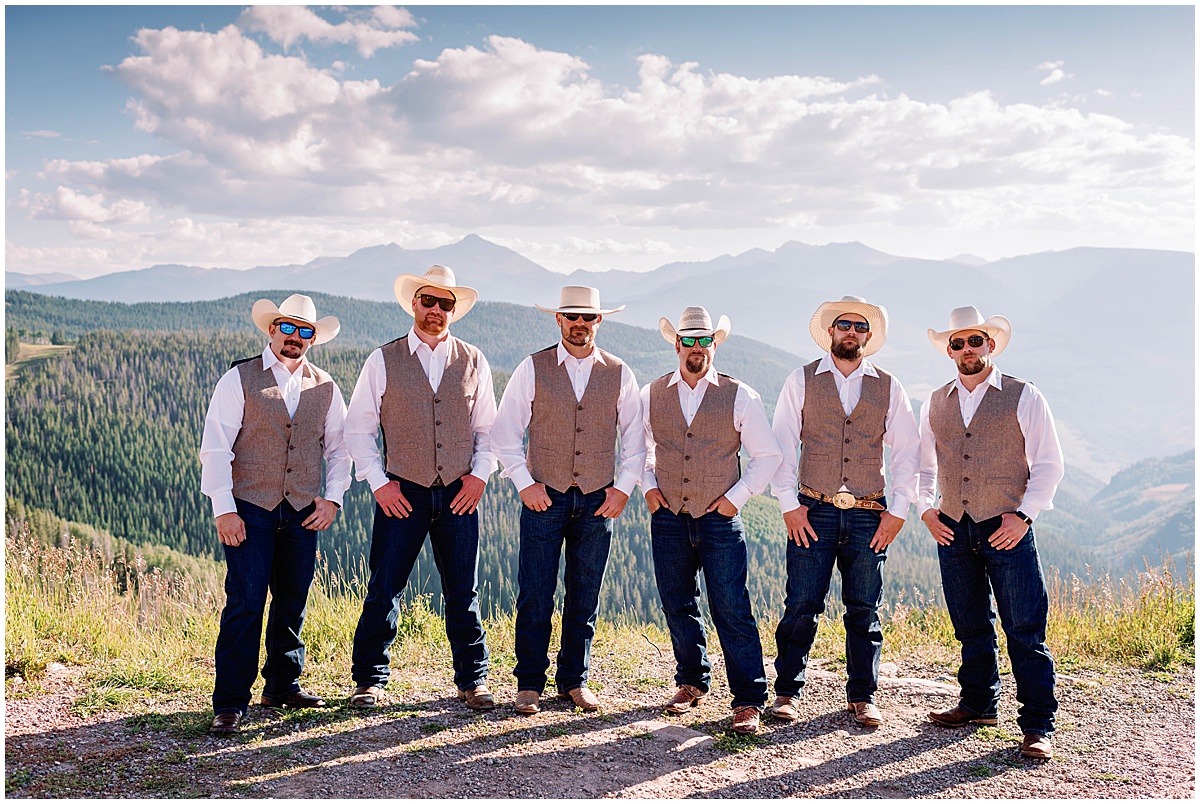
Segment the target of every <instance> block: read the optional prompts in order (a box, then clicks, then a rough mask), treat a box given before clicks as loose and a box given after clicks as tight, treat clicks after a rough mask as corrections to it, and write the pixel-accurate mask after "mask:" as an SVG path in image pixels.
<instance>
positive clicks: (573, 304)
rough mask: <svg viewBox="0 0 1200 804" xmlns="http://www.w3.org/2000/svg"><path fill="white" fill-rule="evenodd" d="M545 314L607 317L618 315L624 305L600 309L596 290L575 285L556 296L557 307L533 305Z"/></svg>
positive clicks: (598, 292) (598, 293) (598, 294)
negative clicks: (611, 314) (592, 314)
mask: <svg viewBox="0 0 1200 804" xmlns="http://www.w3.org/2000/svg"><path fill="white" fill-rule="evenodd" d="M533 306H534V307H536V308H538V309H539V310H541V311H542V312H545V313H595V314H596V315H609V314H610V313H619V312H621V311H622V310H624V309H625V305H623V304H622V305H621V306H620V307H618V308H616V309H614V310H602V309H600V291H599V290H598V289H596V288H585V287H579V286H576V285H568V286H567V287H565V288H563V289H562V290H561V291H560V292H559V294H558V307H557V308H551V307H543V306H542V305H540V304H536V303H535V304H534V305H533Z"/></svg>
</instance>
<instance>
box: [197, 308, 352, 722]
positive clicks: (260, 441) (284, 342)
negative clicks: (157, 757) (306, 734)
mask: <svg viewBox="0 0 1200 804" xmlns="http://www.w3.org/2000/svg"><path fill="white" fill-rule="evenodd" d="M250 316H251V318H252V319H253V320H254V323H255V325H256V326H257V327H258V328H259V329H260V330H262V331H263V332H265V333H266V334H267V336H268V337H269V338H270V342H269V343H268V344H267V346H266V348H265V349H263V351H262V354H261V355H258V356H257V357H251V358H247V359H245V360H238V361H236V362H234V364H233V365H232V366H231V367H230V369H229V371H227V372H225V374H224V375H223V376H222V377H221V379H220V381H218V382H217V387H216V390H215V391H214V392H213V397H212V401H211V402H209V405H208V413H207V415H206V416H205V417H204V436H203V439H202V440H201V443H200V465H201V473H200V490H201V491H202V492H204V494H205V495H207V496H208V497H209V499H210V500H211V501H212V509H213V515H214V516H215V517H216V525H217V537H218V538H219V539H220V540H221V545H222V547H223V548H224V550H225V563H226V565H227V573H226V576H225V595H226V598H225V608H224V610H223V611H222V612H221V630H220V633H219V634H218V636H217V647H216V683H215V685H214V687H213V696H212V701H213V714H214V718H213V722H212V726H211V727H210V728H209V731H210V732H212V733H214V734H231V733H233V732H236V731H238V730H239V729H240V728H241V721H242V718H243V717H244V716H245V714H246V707H247V705H248V704H249V703H250V687H251V685H252V684H253V683H254V675H255V671H256V670H257V665H258V642H259V638H260V637H261V636H262V632H263V631H262V616H263V608H264V607H265V606H266V601H267V590H268V589H269V590H270V592H271V613H270V616H269V617H268V618H267V636H266V653H267V660H266V662H265V663H264V664H263V667H262V676H263V679H264V682H265V684H264V686H263V692H262V705H263V706H270V707H288V708H301V707H309V706H324V705H325V702H324V701H323V700H321V699H320V698H319V697H317V696H315V695H310V694H309V693H307V692H305V691H304V690H302V689H301V688H300V683H299V678H300V674H301V672H302V671H303V670H304V642H303V640H301V639H300V629H301V627H302V626H303V625H304V614H305V609H306V607H307V605H308V588H309V586H311V585H312V579H313V570H314V567H315V563H316V550H317V534H316V532H317V531H318V530H325V529H326V528H328V527H329V525H330V523H332V522H333V519H334V517H335V516H337V512H338V509H339V508H340V507H341V505H342V496H343V495H344V494H345V491H346V487H347V486H349V485H350V456H349V454H348V453H347V452H346V447H345V443H344V441H343V437H342V426H343V423H344V422H345V418H346V403H345V402H344V401H343V400H342V392H341V391H340V390H339V389H338V387H337V383H335V382H334V381H333V379H332V378H331V377H330V376H329V375H328V374H327V373H325V372H324V371H322V370H321V369H319V368H317V367H316V366H314V365H313V364H312V363H310V362H309V361H308V358H307V357H306V354H307V353H308V350H309V349H310V348H311V347H312V346H314V345H315V344H318V343H325V342H327V341H331V340H333V338H334V337H335V336H336V335H337V334H338V330H339V329H341V325H340V324H339V323H338V320H337V319H336V318H334V317H333V316H326V317H325V318H320V319H318V318H317V310H316V306H315V305H314V304H313V301H312V299H310V298H309V297H308V296H302V295H300V294H294V295H292V296H289V297H288V298H287V299H285V300H284V302H283V304H281V305H279V306H278V307H276V306H275V304H274V303H272V302H271V301H269V300H268V299H259V300H258V301H257V302H255V303H254V307H253V309H252V310H251V313H250ZM322 461H324V462H325V483H324V496H322V491H321V486H322V483H321V462H322Z"/></svg>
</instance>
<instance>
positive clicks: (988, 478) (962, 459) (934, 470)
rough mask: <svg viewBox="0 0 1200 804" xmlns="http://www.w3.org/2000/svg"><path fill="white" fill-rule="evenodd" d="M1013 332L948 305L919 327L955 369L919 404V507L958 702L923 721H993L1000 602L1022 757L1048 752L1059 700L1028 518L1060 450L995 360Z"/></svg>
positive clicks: (1025, 392) (1033, 397)
mask: <svg viewBox="0 0 1200 804" xmlns="http://www.w3.org/2000/svg"><path fill="white" fill-rule="evenodd" d="M1011 332H1012V327H1011V325H1010V324H1009V322H1008V319H1007V318H1005V317H1004V316H1002V315H994V316H991V317H990V318H987V319H985V318H984V317H983V315H982V314H981V313H980V312H979V311H978V310H976V309H975V308H974V307H959V308H957V309H955V310H953V311H951V313H950V324H949V326H947V327H946V329H945V330H943V331H940V332H935V331H934V330H932V329H931V330H929V340H930V342H932V343H933V346H934V348H935V349H937V350H938V352H941V353H943V354H946V355H947V356H949V357H950V359H951V360H953V361H954V362H955V364H956V365H957V367H958V376H957V377H956V378H955V379H954V381H953V382H950V383H947V384H946V385H943V386H942V387H941V388H938V389H936V390H935V391H934V392H933V393H932V394H930V396H929V403H928V404H927V405H925V407H924V408H923V409H922V410H921V464H920V488H919V496H918V499H917V507H918V510H920V512H921V520H922V521H923V522H924V523H925V526H926V527H927V528H929V532H930V533H931V534H933V538H934V539H935V540H936V541H937V543H938V563H939V564H940V565H941V570H942V590H943V593H944V594H945V596H946V608H947V609H949V611H950V619H951V621H952V622H953V623H954V636H955V637H957V638H958V640H959V642H961V643H962V665H961V666H960V667H959V670H958V683H959V685H960V686H961V687H962V691H961V693H960V700H959V703H958V705H957V706H955V707H954V708H952V709H948V710H946V711H944V712H930V713H929V719H930V720H932V721H933V722H935V723H938V724H940V725H942V726H952V727H953V726H965V725H966V724H968V723H982V724H987V725H992V724H995V723H996V719H997V705H998V704H999V703H1000V674H999V670H998V668H997V658H998V653H997V648H996V627H995V622H996V610H998V611H999V613H1000V623H1001V625H1003V627H1004V633H1005V635H1006V636H1007V637H1008V658H1009V660H1010V661H1011V662H1012V674H1013V679H1014V680H1015V681H1016V685H1017V700H1018V701H1019V702H1020V704H1021V707H1020V709H1019V710H1018V711H1017V725H1018V726H1020V728H1021V731H1022V733H1023V734H1024V739H1023V741H1022V744H1021V754H1022V755H1023V756H1027V757H1033V758H1036V759H1049V758H1050V757H1051V755H1052V754H1053V748H1052V746H1051V742H1050V738H1051V736H1052V735H1053V734H1054V713H1055V712H1056V711H1057V710H1058V701H1057V700H1056V699H1055V697H1054V683H1055V676H1054V660H1053V659H1052V658H1051V656H1050V652H1049V650H1048V649H1047V648H1046V619H1047V615H1048V613H1049V601H1048V598H1047V595H1046V582H1045V579H1044V578H1043V577H1042V566H1041V561H1040V559H1039V558H1038V552H1037V543H1036V542H1035V541H1034V537H1033V521H1034V520H1035V519H1036V518H1037V516H1038V514H1040V513H1041V512H1042V511H1046V510H1049V509H1050V508H1052V507H1053V502H1054V492H1055V490H1056V489H1057V488H1058V483H1059V481H1061V480H1062V476H1063V456H1062V448H1061V447H1060V446H1059V443H1058V433H1057V432H1056V431H1055V429H1054V418H1053V416H1052V415H1051V413H1050V406H1049V405H1048V404H1047V403H1046V400H1045V398H1044V397H1043V396H1042V395H1041V393H1040V392H1039V391H1038V389H1037V388H1035V387H1034V386H1033V384H1032V383H1028V382H1026V381H1025V380H1019V379H1017V378H1016V377H1013V376H1010V375H1005V374H1002V373H1001V372H1000V369H999V368H998V367H997V366H996V365H995V363H994V362H993V360H994V358H995V357H996V355H998V354H1000V353H1001V352H1003V351H1004V349H1005V347H1007V346H1008V342H1009V337H1010V335H1011ZM935 506H936V507H935ZM989 588H990V592H991V595H989ZM992 596H994V597H995V599H996V607H995V610H994V609H993V608H992V601H991V597H992Z"/></svg>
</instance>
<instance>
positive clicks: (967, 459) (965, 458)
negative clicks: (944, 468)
mask: <svg viewBox="0 0 1200 804" xmlns="http://www.w3.org/2000/svg"><path fill="white" fill-rule="evenodd" d="M963 460H964V461H969V460H971V456H970V455H964V456H963Z"/></svg>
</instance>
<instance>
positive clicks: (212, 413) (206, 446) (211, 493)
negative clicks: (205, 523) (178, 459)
mask: <svg viewBox="0 0 1200 804" xmlns="http://www.w3.org/2000/svg"><path fill="white" fill-rule="evenodd" d="M245 408H246V398H245V395H244V393H243V391H242V380H241V376H240V375H239V373H238V370H237V369H236V368H231V369H229V371H227V372H225V373H224V374H223V375H221V379H220V380H218V381H217V387H216V388H215V389H214V391H213V395H212V399H211V400H210V401H209V403H208V412H207V413H206V414H205V415H204V434H203V436H202V437H201V439H200V491H201V492H202V493H203V494H204V495H205V496H207V497H208V498H209V500H210V502H211V503H212V512H213V516H214V517H218V516H221V515H222V514H228V513H232V512H234V511H236V510H237V503H236V502H235V501H234V499H233V443H234V442H235V441H237V437H238V433H239V432H240V431H241V429H242V416H243V414H244V413H245Z"/></svg>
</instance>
